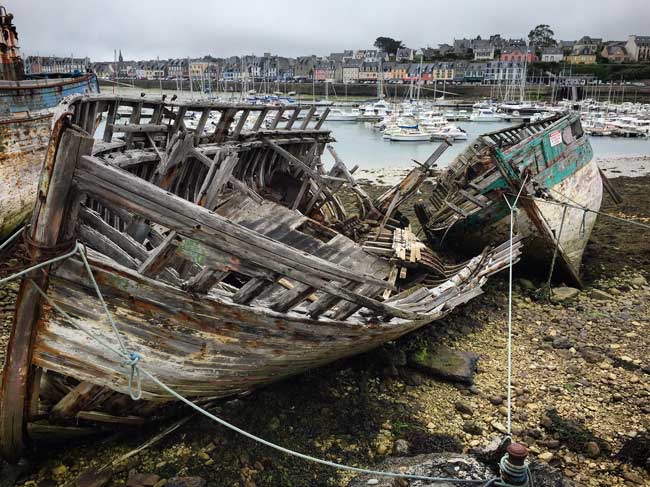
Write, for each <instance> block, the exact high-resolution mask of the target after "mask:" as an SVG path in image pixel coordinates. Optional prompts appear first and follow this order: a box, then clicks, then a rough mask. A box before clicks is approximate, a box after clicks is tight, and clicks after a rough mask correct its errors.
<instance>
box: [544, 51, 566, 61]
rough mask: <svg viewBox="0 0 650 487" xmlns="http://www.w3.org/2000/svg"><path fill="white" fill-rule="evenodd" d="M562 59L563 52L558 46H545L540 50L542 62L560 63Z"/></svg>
mask: <svg viewBox="0 0 650 487" xmlns="http://www.w3.org/2000/svg"><path fill="white" fill-rule="evenodd" d="M563 60H564V52H563V51H562V49H560V48H559V47H545V48H544V50H543V51H542V62H543V63H561V62H562V61H563Z"/></svg>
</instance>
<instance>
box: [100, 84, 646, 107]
mask: <svg viewBox="0 0 650 487" xmlns="http://www.w3.org/2000/svg"><path fill="white" fill-rule="evenodd" d="M120 83H122V84H124V85H129V86H131V85H132V86H134V87H136V88H142V89H152V90H159V89H161V86H162V90H163V91H164V92H169V93H171V92H174V91H176V90H177V89H178V88H179V85H178V84H177V82H176V81H175V80H163V81H159V80H121V81H120ZM100 85H101V86H103V87H104V88H105V89H106V88H108V87H111V86H113V84H112V82H108V81H104V80H100ZM182 85H183V88H182V89H183V90H184V91H189V89H190V86H189V81H187V80H185V81H183V84H182ZM199 86H200V85H198V84H197V83H196V82H195V83H194V89H195V90H197V89H198V88H199ZM216 86H217V85H216V83H213V89H214V90H215V91H216ZM226 88H227V91H229V92H231V91H232V92H239V91H241V83H235V82H228V83H227V86H226ZM247 89H249V90H256V91H257V92H259V93H262V92H267V91H268V92H274V91H280V92H283V93H289V92H295V93H297V94H300V95H306V96H311V95H312V94H313V95H315V96H316V97H317V98H319V97H324V96H325V94H326V91H327V94H329V96H331V97H333V96H338V97H343V96H345V95H346V94H347V95H348V96H351V97H366V98H375V97H376V96H377V85H376V84H348V85H345V84H343V83H330V84H329V85H328V86H327V88H326V85H325V83H314V84H312V83H248V84H247ZM219 90H220V91H223V90H224V83H223V82H221V83H219ZM558 90H559V93H558V94H557V95H556V98H557V99H562V98H569V97H570V96H571V88H566V87H564V88H559V89H558ZM434 91H435V96H436V98H439V97H441V96H442V95H443V94H444V96H445V98H446V99H447V100H449V101H452V100H454V99H458V100H460V99H481V98H489V97H490V96H497V95H498V94H499V90H498V88H497V87H496V86H495V85H452V84H445V86H444V92H443V84H442V83H438V84H437V86H436V87H435V90H434V85H424V86H423V87H422V96H423V97H425V98H433V96H434ZM503 91H505V88H504V87H501V92H503ZM516 91H517V92H518V88H517V89H516ZM408 93H409V85H408V84H385V85H384V94H385V95H386V96H387V97H389V98H390V97H393V96H396V97H399V98H404V97H406V96H407V95H408ZM577 94H578V97H579V98H581V97H583V96H586V97H591V98H595V99H598V100H601V101H605V100H607V99H608V96H609V97H610V99H611V100H612V102H620V101H621V99H623V100H624V101H632V102H634V101H638V102H648V101H650V86H645V87H637V86H631V85H630V86H625V87H620V86H614V87H612V89H611V93H610V87H609V86H607V85H600V86H596V87H594V86H589V87H587V88H584V87H578V88H577ZM551 95H552V88H551V87H550V86H545V85H541V86H538V85H530V84H529V85H528V86H527V88H526V99H529V100H537V99H540V100H548V99H550V97H551Z"/></svg>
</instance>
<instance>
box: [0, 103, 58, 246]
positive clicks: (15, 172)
mask: <svg viewBox="0 0 650 487" xmlns="http://www.w3.org/2000/svg"><path fill="white" fill-rule="evenodd" d="M51 121H52V115H51V114H49V113H44V114H42V115H37V116H23V117H16V118H7V119H4V120H0V141H2V142H1V144H2V145H1V146H0V188H2V190H0V241H1V240H2V239H3V238H4V237H6V236H7V235H9V234H10V233H11V231H12V230H13V229H15V228H16V227H17V226H18V225H20V224H21V223H22V222H23V221H25V219H26V218H27V217H28V216H29V215H30V214H31V212H32V210H33V209H34V198H35V197H36V186H37V185H38V178H39V175H40V173H41V165H42V164H43V157H44V155H45V148H46V147H47V142H48V140H49V137H50V124H51Z"/></svg>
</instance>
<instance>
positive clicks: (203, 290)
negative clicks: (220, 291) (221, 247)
mask: <svg viewBox="0 0 650 487" xmlns="http://www.w3.org/2000/svg"><path fill="white" fill-rule="evenodd" d="M228 274H230V272H229V271H225V272H224V271H220V270H216V269H211V268H209V267H208V266H205V267H204V268H203V269H201V270H200V271H199V272H198V273H197V274H195V275H194V276H192V277H191V278H190V279H188V280H187V281H186V282H185V283H184V284H183V286H182V287H183V289H185V290H186V291H187V292H189V293H198V294H207V293H208V292H209V291H210V289H212V288H213V287H214V286H215V285H216V284H217V283H218V282H220V281H221V280H223V279H225V277H226V276H227V275H228Z"/></svg>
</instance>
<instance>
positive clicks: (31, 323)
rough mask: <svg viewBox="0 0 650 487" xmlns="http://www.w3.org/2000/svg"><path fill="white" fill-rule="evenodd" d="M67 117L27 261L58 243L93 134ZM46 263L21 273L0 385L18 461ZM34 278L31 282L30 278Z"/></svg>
mask: <svg viewBox="0 0 650 487" xmlns="http://www.w3.org/2000/svg"><path fill="white" fill-rule="evenodd" d="M68 123H69V122H68V118H66V117H61V118H60V119H58V120H57V121H56V122H55V125H54V129H53V131H52V136H51V138H50V145H49V146H48V149H47V153H46V156H45V163H44V166H43V167H44V170H43V172H42V174H41V181H40V183H39V189H38V195H37V200H36V207H35V209H34V214H33V216H32V221H31V226H30V228H29V236H30V238H31V240H32V241H34V242H35V243H36V245H37V246H34V247H30V254H31V255H30V257H31V260H32V263H36V262H39V261H41V260H43V259H45V258H46V257H45V255H43V253H42V250H41V249H42V248H48V247H52V246H54V245H56V244H57V241H58V238H59V233H60V231H61V229H62V227H63V225H62V224H63V222H64V220H65V218H66V214H65V210H66V203H67V201H68V198H69V191H70V188H71V187H72V179H73V174H74V171H75V167H76V166H77V162H78V160H79V158H80V157H82V156H84V155H90V154H91V152H92V147H93V143H94V139H93V138H92V137H88V136H86V135H83V134H81V133H79V132H77V131H75V130H72V129H66V127H67V125H68ZM48 274H49V273H48V269H45V272H43V271H41V270H39V271H34V272H32V273H30V274H29V275H28V277H27V278H25V279H23V280H22V282H21V284H20V290H19V291H18V298H17V300H16V311H15V319H14V326H13V327H12V329H11V335H10V336H9V344H8V346H7V354H6V358H5V367H4V372H3V374H4V375H3V380H2V388H1V389H0V410H2V414H1V415H0V450H1V451H2V455H3V457H4V458H5V459H8V460H10V461H13V462H15V461H17V460H18V459H19V458H20V455H21V453H22V451H23V449H24V447H25V438H24V436H23V435H24V431H25V412H26V411H28V410H29V409H30V408H29V404H26V401H27V400H28V399H29V398H27V397H26V393H27V391H28V390H29V388H30V383H31V381H32V380H33V369H32V354H33V351H34V340H35V338H36V328H35V327H36V323H37V322H38V319H39V317H40V313H41V302H42V301H41V300H42V298H41V295H40V293H39V292H38V291H37V289H36V287H35V286H34V285H33V284H36V286H38V287H39V288H40V289H42V290H44V291H47V286H48V282H49V281H48ZM32 283H33V284H32Z"/></svg>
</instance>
